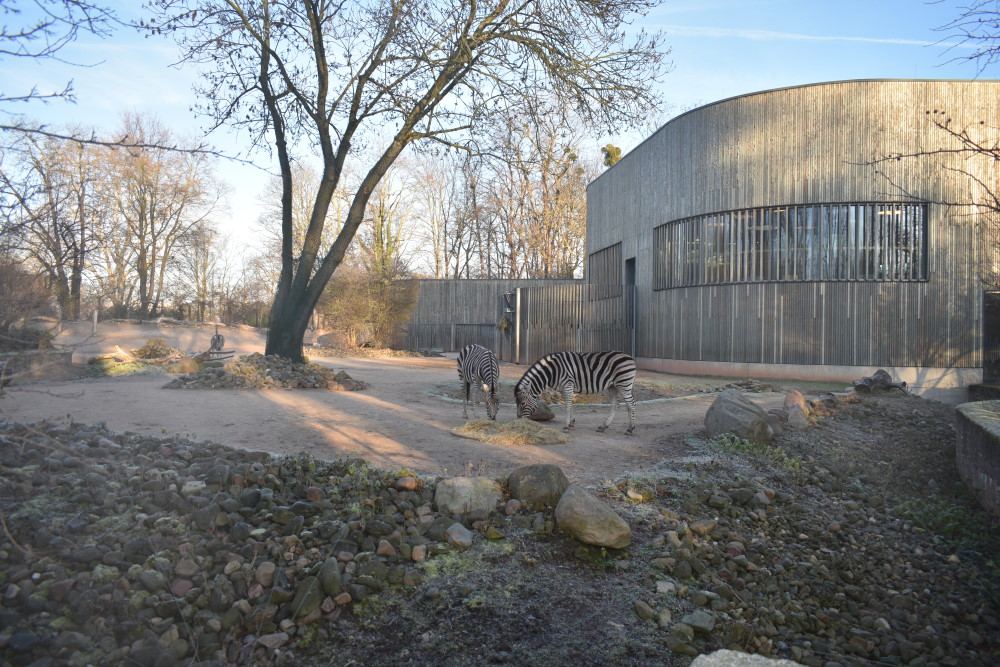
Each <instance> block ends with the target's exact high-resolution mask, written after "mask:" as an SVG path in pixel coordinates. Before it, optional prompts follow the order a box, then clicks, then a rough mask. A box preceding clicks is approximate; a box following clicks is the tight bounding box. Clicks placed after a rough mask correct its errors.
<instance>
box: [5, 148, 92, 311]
mask: <svg viewBox="0 0 1000 667" xmlns="http://www.w3.org/2000/svg"><path fill="white" fill-rule="evenodd" d="M93 152H94V151H93V149H91V148H89V147H86V146H84V145H83V144H77V143H68V142H66V141H62V140H57V139H51V138H47V137H38V136H34V135H24V136H21V137H19V139H18V140H17V141H16V142H15V143H14V144H13V146H11V147H9V148H8V149H7V153H8V155H10V156H12V157H13V159H12V160H11V161H10V162H8V164H6V165H4V167H3V168H2V169H0V190H2V191H3V192H4V193H5V195H6V196H7V198H8V199H9V200H10V202H11V206H10V207H9V208H8V209H7V213H8V216H9V217H8V218H7V220H8V230H9V232H10V234H11V237H12V238H16V239H17V242H16V243H15V245H16V246H17V247H19V248H20V249H21V251H23V252H24V253H25V254H26V256H28V257H30V258H31V259H32V260H33V261H34V262H35V263H36V264H37V265H38V266H39V267H41V268H42V270H43V271H44V272H45V275H46V276H47V277H48V281H49V284H50V285H51V287H52V289H53V291H54V292H55V296H56V298H57V300H58V303H59V306H60V309H61V311H62V316H63V317H65V318H67V319H76V318H78V317H79V316H80V309H81V300H82V286H83V276H84V271H85V270H86V269H87V262H88V260H89V253H90V251H91V246H92V244H93V234H94V227H95V226H96V224H97V223H96V219H95V218H96V207H95V190H96V181H97V173H98V170H97V168H96V166H95V163H94V159H93Z"/></svg>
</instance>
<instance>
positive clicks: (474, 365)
mask: <svg viewBox="0 0 1000 667" xmlns="http://www.w3.org/2000/svg"><path fill="white" fill-rule="evenodd" d="M458 380H459V382H461V383H462V388H463V389H464V390H465V402H464V403H463V404H462V416H463V417H465V418H466V419H468V418H469V412H468V405H469V390H470V388H471V386H472V385H473V384H475V385H476V386H477V387H482V390H483V393H484V394H486V414H487V416H488V417H489V418H490V419H492V420H496V418H497V410H498V409H499V408H500V399H499V398H497V392H498V391H499V390H500V363H499V362H498V361H497V357H496V355H495V354H493V351H492V350H489V349H487V348H485V347H483V346H482V345H476V344H472V345H466V346H465V347H464V348H462V351H461V352H459V353H458ZM472 409H473V413H475V402H474V403H473V406H472Z"/></svg>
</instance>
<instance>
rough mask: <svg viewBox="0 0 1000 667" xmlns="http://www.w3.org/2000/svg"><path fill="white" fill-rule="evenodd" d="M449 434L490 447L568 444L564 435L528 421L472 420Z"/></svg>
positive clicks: (567, 439)
mask: <svg viewBox="0 0 1000 667" xmlns="http://www.w3.org/2000/svg"><path fill="white" fill-rule="evenodd" d="M451 432H452V433H454V434H455V435H458V436H461V437H463V438H472V439H473V440H481V441H483V442H487V443H489V444H491V445H555V444H558V443H562V442H569V438H568V437H567V436H566V434H565V433H562V432H561V431H557V430H555V429H553V428H549V427H548V426H542V425H541V424H539V423H538V422H534V421H531V420H530V419H513V420H511V421H506V422H495V421H490V420H489V419H473V420H472V421H470V422H466V423H465V425H464V426H459V427H458V428H453V429H452V430H451Z"/></svg>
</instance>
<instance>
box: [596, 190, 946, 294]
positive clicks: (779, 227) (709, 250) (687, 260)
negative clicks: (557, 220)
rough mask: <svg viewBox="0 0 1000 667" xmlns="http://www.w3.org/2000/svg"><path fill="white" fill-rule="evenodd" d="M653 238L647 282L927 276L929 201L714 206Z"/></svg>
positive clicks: (664, 228) (657, 286)
mask: <svg viewBox="0 0 1000 667" xmlns="http://www.w3.org/2000/svg"><path fill="white" fill-rule="evenodd" d="M653 242H654V248H655V259H654V278H653V289H670V288H672V287H691V286H695V285H720V284H725V283H750V282H769V281H804V280H830V281H833V280H878V281H917V280H927V207H926V206H925V205H922V204H868V203H864V204H822V205H811V206H775V207H770V208H757V209H746V210H741V211H729V212H726V213H712V214H710V215H701V216H696V217H693V218H685V219H683V220H677V221H674V222H669V223H667V224H665V225H661V226H659V227H657V228H656V229H654V230H653ZM602 252H604V251H602ZM597 254H599V253H595V254H594V255H591V259H592V260H593V258H594V256H596V255H597Z"/></svg>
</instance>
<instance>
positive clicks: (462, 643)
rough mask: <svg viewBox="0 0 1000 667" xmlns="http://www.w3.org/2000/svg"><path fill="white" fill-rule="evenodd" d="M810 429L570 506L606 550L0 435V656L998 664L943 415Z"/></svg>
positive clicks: (348, 466)
mask: <svg viewBox="0 0 1000 667" xmlns="http://www.w3.org/2000/svg"><path fill="white" fill-rule="evenodd" d="M811 419H812V421H813V423H812V424H811V426H810V427H809V428H806V429H801V430H793V431H788V432H786V433H784V434H782V435H781V436H780V437H779V439H778V440H776V441H775V442H774V443H772V445H770V446H760V445H753V444H751V443H748V442H745V441H741V440H739V439H736V438H731V437H722V438H717V439H715V440H706V439H704V438H702V437H699V436H698V435H696V434H693V435H692V436H691V437H690V438H689V440H688V443H687V445H688V452H687V456H685V457H684V458H681V459H677V460H671V461H664V462H663V464H662V466H660V467H658V468H655V469H648V470H643V471H637V472H635V473H634V474H631V475H628V476H626V477H624V478H621V479H616V480H609V481H608V482H607V483H606V484H605V485H604V486H603V487H602V488H600V489H594V490H595V491H597V492H598V493H599V494H600V495H601V496H602V498H603V499H604V500H605V501H607V502H608V503H610V504H611V505H612V506H613V507H614V508H615V509H616V511H618V512H619V513H620V514H621V515H622V516H623V517H625V518H626V519H627V520H628V522H629V524H630V526H631V528H632V545H631V547H630V548H628V549H626V550H622V551H617V552H611V551H606V550H602V549H596V548H592V547H586V546H584V545H581V544H580V543H577V542H575V541H574V540H572V539H571V538H569V537H568V536H566V535H565V534H563V533H561V532H560V531H559V530H558V529H557V528H556V527H555V522H554V518H553V515H552V514H551V512H536V511H528V510H526V509H523V508H518V507H517V506H516V503H515V504H512V505H509V506H507V507H506V511H501V512H498V513H496V514H493V515H491V516H488V517H487V516H448V515H446V514H443V513H442V512H440V511H439V510H438V508H437V507H436V506H435V505H434V503H433V493H434V488H435V485H436V483H437V480H435V479H433V478H423V477H420V476H416V475H413V474H412V473H410V472H409V471H406V470H394V471H385V470H379V469H376V468H372V467H370V466H368V465H366V464H365V463H364V462H363V461H361V460H351V461H340V462H335V463H331V462H324V461H319V460H316V459H312V458H306V457H282V458H275V457H272V456H271V455H269V454H266V453H254V452H246V451H236V450H231V449H227V448H224V447H222V446H219V445H215V444H212V443H205V442H191V441H188V440H185V439H182V438H180V437H173V438H169V439H153V438H149V437H146V436H139V435H136V434H128V433H124V434H121V433H110V432H108V431H107V430H106V429H104V428H103V426H102V425H100V424H91V425H85V424H74V425H71V426H68V427H67V426H58V427H57V426H52V425H47V424H34V425H23V424H14V423H10V422H0V475H2V484H0V512H2V518H3V526H2V527H3V534H2V536H0V593H2V596H0V659H2V660H3V661H4V662H5V663H9V664H13V665H29V664H31V665H86V664H107V665H113V664H130V665H174V664H184V665H189V664H204V665H209V664H218V665H222V664H235V665H250V664H257V665H265V664H295V665H308V664H315V665H320V664H324V665H325V664H339V665H347V664H351V665H382V664H393V665H397V664H413V665H428V664H433V665H467V664H494V663H495V664H517V665H551V664H579V665H623V664H627V665H664V664H676V665H685V664H687V663H688V662H689V661H690V660H691V657H690V656H692V655H696V654H698V653H701V652H708V651H711V650H713V649H716V648H723V647H734V648H739V649H741V650H745V651H749V652H755V653H761V654H765V655H772V656H780V657H787V658H792V659H795V660H797V661H799V662H801V663H803V664H806V665H837V664H840V665H864V664H871V663H879V664H911V665H932V664H940V665H994V664H1000V572H998V564H997V561H996V560H995V556H994V554H995V553H996V549H997V547H998V546H1000V537H998V535H1000V531H998V525H997V522H996V521H995V520H991V519H990V518H988V517H987V516H986V515H985V514H984V513H982V512H981V511H979V510H978V509H977V508H976V506H975V503H974V502H972V500H971V499H970V498H969V497H968V496H967V495H966V494H965V493H964V492H963V491H962V487H961V484H960V482H959V481H958V477H957V473H956V471H955V467H954V439H955V435H954V423H953V422H954V410H953V409H952V408H951V407H949V406H945V405H942V404H938V403H934V402H931V401H924V400H921V399H916V398H911V397H907V396H904V395H902V394H899V393H896V394H886V395H873V396H869V397H865V398H863V399H860V400H858V401H857V402H851V401H844V400H841V401H827V402H822V403H821V404H820V405H818V406H817V410H816V412H815V414H814V415H813V417H812V418H811ZM455 522H459V523H463V524H465V525H466V527H468V528H469V529H471V530H472V532H473V534H474V536H475V537H474V540H473V544H472V546H471V547H470V548H463V547H461V546H450V545H449V544H448V543H447V541H446V539H445V530H446V529H447V528H448V527H449V526H451V525H452V524H454V523H455Z"/></svg>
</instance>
